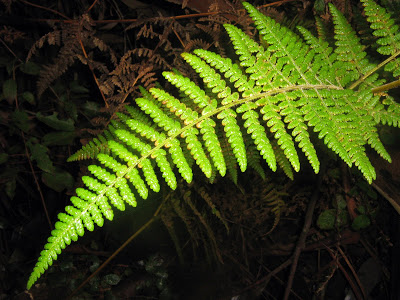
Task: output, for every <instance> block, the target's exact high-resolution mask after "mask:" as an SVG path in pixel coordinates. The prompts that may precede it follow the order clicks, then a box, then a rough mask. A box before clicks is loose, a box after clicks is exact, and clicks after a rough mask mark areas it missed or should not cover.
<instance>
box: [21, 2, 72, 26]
mask: <svg viewBox="0 0 400 300" xmlns="http://www.w3.org/2000/svg"><path fill="white" fill-rule="evenodd" d="M19 1H20V2H22V3H24V4H27V5H30V6H33V7H37V8H40V9H44V10H47V11H50V12H52V13H54V14H56V15H59V16H61V17H63V18H64V19H66V20H71V19H70V18H68V17H67V16H66V15H64V14H62V13H60V12H58V11H56V10H54V9H51V8H48V7H44V6H41V5H38V4H35V3H31V2H28V1H25V0H19ZM59 21H61V22H62V21H65V20H59Z"/></svg>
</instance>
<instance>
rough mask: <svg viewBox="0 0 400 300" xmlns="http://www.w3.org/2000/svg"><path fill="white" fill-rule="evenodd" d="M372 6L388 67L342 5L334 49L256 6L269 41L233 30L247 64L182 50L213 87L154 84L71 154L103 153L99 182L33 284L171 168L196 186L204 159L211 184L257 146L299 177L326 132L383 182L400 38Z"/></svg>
mask: <svg viewBox="0 0 400 300" xmlns="http://www.w3.org/2000/svg"><path fill="white" fill-rule="evenodd" d="M363 4H364V7H365V14H366V16H367V20H368V22H370V24H371V28H372V30H373V32H374V35H375V36H377V37H378V39H377V41H376V43H377V44H378V52H379V53H381V54H382V55H384V56H386V57H387V59H385V60H384V61H383V62H382V63H380V64H378V65H377V64H374V63H373V62H371V60H370V59H369V58H368V55H367V53H366V52H365V49H364V46H363V45H362V44H361V43H360V40H359V38H358V37H357V35H356V33H355V32H354V30H353V29H352V28H351V26H350V25H349V23H348V22H347V21H346V19H345V18H344V16H343V15H342V14H341V13H340V12H339V10H338V9H337V8H335V7H334V6H333V5H331V4H330V6H329V8H330V12H331V14H332V18H333V23H334V32H335V35H334V38H335V44H336V46H335V47H334V48H332V47H331V46H330V45H329V44H328V42H326V41H325V40H324V37H323V36H322V37H320V38H316V37H315V36H313V35H312V34H311V33H310V32H309V31H308V30H306V29H305V28H302V27H298V28H297V29H298V31H299V32H300V33H301V35H302V37H300V36H299V35H298V34H296V33H294V32H293V31H291V30H289V29H287V28H285V27H283V26H281V25H279V24H278V23H276V22H275V21H274V20H273V19H271V18H269V17H267V16H265V15H263V14H262V13H260V12H259V11H258V10H257V9H255V8H254V7H253V6H252V5H250V4H248V3H246V2H244V3H243V5H244V7H245V8H246V10H247V11H248V13H249V15H250V16H251V18H252V19H253V21H254V23H255V26H256V28H257V29H258V31H259V35H260V39H261V42H260V43H257V42H256V41H254V40H252V39H251V38H250V37H249V36H247V35H246V34H245V33H244V32H243V31H242V30H241V29H239V28H237V27H235V26H233V25H229V24H227V25H225V29H226V31H227V33H228V35H229V37H230V39H231V42H232V44H233V46H234V49H235V52H236V55H237V57H235V58H232V59H230V58H224V57H222V56H220V55H218V54H216V53H213V52H210V51H207V50H203V49H198V50H195V51H194V52H193V53H184V54H182V57H183V58H184V60H185V61H186V62H187V63H188V64H189V65H191V66H192V68H193V69H194V70H195V71H196V72H197V73H198V74H199V76H200V77H201V79H202V81H203V82H202V83H201V84H196V83H195V82H194V81H192V80H191V79H189V78H186V77H184V76H182V75H181V74H180V73H178V72H174V71H172V72H164V73H163V75H164V77H165V79H166V80H167V81H168V82H170V83H171V84H172V85H174V86H175V87H177V89H178V90H179V93H175V92H171V93H169V92H167V91H165V90H163V89H160V88H152V89H150V90H149V91H145V90H144V89H143V91H142V94H143V97H141V98H137V99H135V103H136V106H132V107H127V112H128V114H123V113H118V114H117V115H118V118H119V120H113V121H111V125H110V126H109V127H108V129H107V130H106V131H105V132H104V134H103V135H100V136H99V137H98V138H96V139H94V140H93V142H92V143H89V144H88V145H86V146H84V147H83V148H82V149H81V150H80V151H78V152H77V153H76V154H75V155H73V156H72V157H71V158H70V160H79V159H86V158H95V159H96V160H97V163H96V164H93V165H90V166H89V167H88V169H89V172H90V173H91V176H83V177H82V181H83V183H84V185H85V186H86V187H85V188H78V189H77V190H76V196H73V197H72V198H71V202H72V205H69V206H67V207H66V209H65V212H64V213H60V214H59V215H58V218H59V221H58V222H57V223H56V224H55V229H54V230H53V231H52V233H51V236H50V237H49V238H48V242H47V244H46V245H45V247H44V250H43V251H42V252H41V254H40V257H39V260H38V262H37V263H36V266H35V267H34V270H33V272H32V274H31V276H30V278H29V280H28V284H27V287H28V289H29V288H31V286H32V285H33V284H34V283H35V282H36V280H37V279H38V278H39V277H40V276H41V274H43V273H44V271H45V270H46V269H48V268H49V266H50V265H51V264H52V263H53V261H54V260H55V259H57V256H58V255H59V254H60V253H61V252H62V250H63V249H64V248H65V247H66V245H68V244H70V243H71V242H72V241H76V240H77V239H78V238H79V236H83V235H84V234H85V230H89V231H92V230H94V225H95V224H97V225H98V226H102V225H103V224H104V218H106V219H108V220H112V219H113V216H114V214H113V210H112V206H115V207H117V208H118V209H120V210H124V209H125V205H126V204H129V205H132V206H136V201H137V200H136V199H137V198H138V197H140V198H142V199H146V198H147V196H148V193H149V189H150V190H153V191H154V192H159V191H160V178H159V176H158V175H157V174H158V173H159V172H160V173H161V176H162V177H163V180H164V181H165V182H166V184H167V185H168V186H169V187H170V188H171V189H175V188H176V187H177V185H178V181H177V173H178V172H179V173H180V175H181V176H182V178H183V179H184V180H185V181H186V182H188V183H190V182H191V181H192V179H193V174H194V172H193V170H194V169H195V164H196V165H197V166H198V168H199V169H200V170H201V172H202V173H203V174H204V175H205V176H206V177H207V178H209V179H210V180H213V179H214V178H215V176H216V175H217V173H219V174H220V175H221V176H225V175H226V173H227V172H228V173H230V174H234V173H235V172H236V170H237V169H240V170H241V171H242V172H244V171H245V170H246V169H247V165H248V164H250V160H249V157H250V155H249V153H250V150H251V149H253V150H254V149H257V151H251V157H252V159H254V156H255V155H257V156H258V157H259V158H263V159H264V160H265V161H266V163H267V164H268V166H269V168H270V169H271V170H272V171H276V170H277V167H278V166H280V167H281V168H282V169H283V170H284V172H285V173H286V174H287V175H288V176H289V177H290V178H293V176H294V175H293V170H294V171H296V172H297V171H299V170H300V159H301V155H299V153H298V152H299V150H301V151H302V152H303V153H304V156H305V157H306V158H307V160H308V161H309V163H310V165H311V166H312V168H313V170H314V171H315V173H318V172H319V169H320V161H319V158H318V156H317V150H316V147H315V142H313V136H317V138H318V139H321V140H323V143H324V144H325V145H326V146H327V147H328V148H329V149H331V150H332V151H333V152H334V153H336V154H337V156H338V157H339V158H340V159H341V160H343V161H344V162H345V163H346V164H347V165H348V166H349V167H351V166H353V165H355V166H356V167H357V168H358V169H359V170H360V171H361V173H362V175H363V176H364V177H365V179H366V180H367V181H368V182H369V183H371V182H372V181H373V180H374V179H375V176H376V174H375V169H374V167H373V166H372V164H371V162H370V161H369V159H368V156H367V154H366V147H367V146H369V147H371V148H373V149H374V150H375V151H376V152H377V153H379V154H380V155H381V156H382V157H383V158H384V159H386V160H388V161H390V156H389V155H388V153H387V152H386V150H385V148H384V146H383V144H382V143H381V141H380V139H379V135H378V132H377V125H378V124H388V125H391V126H399V124H400V106H399V105H398V104H397V103H396V102H395V101H394V99H393V98H392V97H391V96H390V95H389V94H388V93H386V92H385V91H386V90H388V89H390V88H392V87H395V86H398V85H399V81H394V82H392V83H389V84H386V85H384V84H385V82H386V79H385V78H384V77H383V76H382V72H380V71H381V69H382V68H383V67H384V70H385V71H386V72H389V74H391V75H390V76H392V77H393V78H395V77H397V76H398V75H400V67H399V66H400V60H399V59H398V58H396V57H397V56H398V55H399V54H400V42H399V41H400V33H399V32H398V26H396V25H394V21H392V19H391V18H390V15H389V14H387V13H386V11H385V10H384V9H383V8H382V7H380V6H378V5H377V4H376V3H375V2H373V1H371V0H364V1H363ZM237 59H238V60H239V62H238V63H235V62H234V61H235V60H237ZM386 74H387V73H386ZM178 94H179V96H180V98H179V99H178V98H177V97H176V95H178ZM225 145H227V147H225ZM253 162H254V161H253ZM157 169H158V170H157ZM231 176H232V177H234V175H231ZM111 205H112V206H111Z"/></svg>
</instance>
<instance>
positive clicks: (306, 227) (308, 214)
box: [283, 175, 322, 300]
mask: <svg viewBox="0 0 400 300" xmlns="http://www.w3.org/2000/svg"><path fill="white" fill-rule="evenodd" d="M321 181H322V178H321V175H319V176H318V179H317V183H316V188H315V191H314V193H313V195H312V196H311V200H310V203H309V204H308V208H307V212H306V216H305V221H304V225H303V229H302V231H301V234H300V237H299V241H298V243H297V246H296V249H295V251H294V254H293V263H292V266H291V268H290V274H289V278H288V282H287V285H286V289H285V294H284V296H283V299H284V300H287V299H289V294H290V291H291V289H292V285H293V279H294V274H295V273H296V269H297V263H298V261H299V257H300V253H301V251H302V250H303V249H304V247H305V242H306V237H307V233H308V231H309V230H310V227H311V223H312V217H313V214H314V208H315V204H316V203H317V200H318V198H319V189H320V186H321Z"/></svg>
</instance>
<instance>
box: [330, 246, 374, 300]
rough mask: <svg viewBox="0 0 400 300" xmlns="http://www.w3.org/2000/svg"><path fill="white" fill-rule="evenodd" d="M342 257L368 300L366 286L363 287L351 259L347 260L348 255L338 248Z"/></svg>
mask: <svg viewBox="0 0 400 300" xmlns="http://www.w3.org/2000/svg"><path fill="white" fill-rule="evenodd" d="M337 249H338V251H339V253H340V255H341V256H342V257H343V258H344V261H345V262H346V264H347V266H348V267H349V269H350V271H351V273H353V276H354V278H355V280H356V281H357V284H358V286H359V288H360V290H361V293H362V294H363V296H364V299H367V295H366V294H365V290H364V286H363V285H362V283H361V281H360V278H358V275H357V272H356V270H354V268H353V265H352V264H351V263H350V261H349V259H348V258H347V256H346V254H345V253H344V252H343V250H342V249H341V248H340V247H339V246H338V247H337Z"/></svg>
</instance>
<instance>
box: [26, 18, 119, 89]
mask: <svg viewBox="0 0 400 300" xmlns="http://www.w3.org/2000/svg"><path fill="white" fill-rule="evenodd" d="M94 25H95V24H94V22H93V20H92V19H91V18H90V17H89V15H87V14H83V15H82V16H80V18H79V19H76V20H73V21H72V22H68V23H62V24H61V25H60V26H59V27H53V31H51V32H49V33H47V34H45V35H44V36H42V37H41V38H40V39H38V40H37V41H36V42H35V43H34V44H33V46H32V47H31V49H30V50H29V53H28V56H27V60H29V59H31V57H32V56H33V55H34V54H35V53H36V52H37V51H38V50H39V49H41V48H42V47H43V46H44V45H45V44H46V43H47V44H48V45H55V46H59V47H61V48H60V50H59V52H58V54H57V56H56V58H55V59H54V61H53V63H51V64H48V65H46V66H45V67H44V68H43V69H42V71H41V72H40V75H39V80H38V82H37V89H38V95H39V97H40V96H41V95H42V94H43V92H44V91H45V90H46V89H47V88H48V87H49V86H50V85H51V84H52V83H53V82H54V81H55V80H56V79H58V78H59V77H60V76H62V75H63V74H64V73H65V72H66V71H67V70H68V69H69V68H70V67H71V66H72V65H73V64H74V62H75V61H76V60H78V61H80V62H81V63H82V64H85V65H88V66H89V67H90V69H91V71H92V72H94V71H99V73H100V74H108V72H109V71H108V66H107V65H106V64H105V63H103V62H99V61H96V60H95V59H94V58H93V57H94V56H95V54H94V50H95V49H98V50H100V51H101V52H105V53H107V54H108V55H109V56H110V61H111V63H112V64H113V65H116V63H117V58H116V55H115V53H114V51H113V49H112V48H111V47H109V46H108V45H107V44H106V43H104V42H103V41H102V40H100V39H99V38H97V37H95V34H96V29H95V28H94ZM93 76H95V75H94V73H93Z"/></svg>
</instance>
